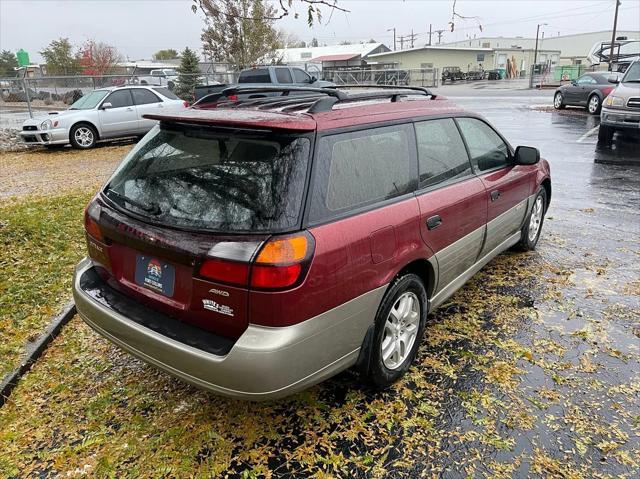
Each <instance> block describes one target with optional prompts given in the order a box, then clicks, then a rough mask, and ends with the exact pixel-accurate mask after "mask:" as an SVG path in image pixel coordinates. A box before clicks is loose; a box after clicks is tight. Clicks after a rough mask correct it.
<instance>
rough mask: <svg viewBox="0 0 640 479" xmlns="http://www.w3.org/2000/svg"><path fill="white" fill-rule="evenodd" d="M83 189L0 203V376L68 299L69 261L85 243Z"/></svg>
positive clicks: (86, 198)
mask: <svg viewBox="0 0 640 479" xmlns="http://www.w3.org/2000/svg"><path fill="white" fill-rule="evenodd" d="M90 198H91V193H90V192H87V191H76V192H73V193H70V194H65V195H64V196H55V197H27V198H26V199H21V200H14V201H9V202H6V203H4V204H2V205H0V318H2V319H1V320H0V376H4V375H5V374H6V373H7V372H9V371H10V370H11V369H12V368H14V367H15V366H16V365H17V364H18V362H19V360H20V357H21V355H22V354H23V352H24V345H25V343H26V342H27V341H28V340H33V339H35V338H36V337H37V336H38V335H39V334H40V333H41V332H42V331H43V328H44V327H45V325H46V324H47V322H48V321H49V319H50V318H51V317H52V315H55V314H56V313H58V312H59V310H60V309H61V308H62V306H63V305H64V304H66V303H67V302H68V301H69V300H70V299H71V291H70V285H71V277H72V273H73V266H74V264H75V263H76V262H77V261H78V260H79V259H80V258H81V257H82V255H83V252H84V248H85V243H84V234H83V226H82V213H83V210H84V207H85V205H86V204H87V202H88V201H89V199H90Z"/></svg>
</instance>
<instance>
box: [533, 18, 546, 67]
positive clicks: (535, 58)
mask: <svg viewBox="0 0 640 479" xmlns="http://www.w3.org/2000/svg"><path fill="white" fill-rule="evenodd" d="M543 25H546V23H538V28H537V30H536V49H535V50H534V51H533V64H534V65H535V64H536V63H537V61H538V37H539V36H540V27H541V26H543Z"/></svg>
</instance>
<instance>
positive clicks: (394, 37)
mask: <svg viewBox="0 0 640 479" xmlns="http://www.w3.org/2000/svg"><path fill="white" fill-rule="evenodd" d="M391 30H393V51H394V52H395V51H396V27H393V28H390V29H389V30H387V31H388V32H390V31H391Z"/></svg>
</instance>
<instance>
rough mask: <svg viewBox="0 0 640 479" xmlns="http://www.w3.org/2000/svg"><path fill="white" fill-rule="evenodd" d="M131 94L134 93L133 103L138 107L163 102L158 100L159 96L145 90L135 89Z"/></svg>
mask: <svg viewBox="0 0 640 479" xmlns="http://www.w3.org/2000/svg"><path fill="white" fill-rule="evenodd" d="M131 93H133V102H134V103H135V104H136V105H146V104H147V103H158V102H161V101H162V100H161V99H160V98H158V95H156V94H155V93H153V92H151V91H149V90H145V89H144V88H135V89H133V90H131Z"/></svg>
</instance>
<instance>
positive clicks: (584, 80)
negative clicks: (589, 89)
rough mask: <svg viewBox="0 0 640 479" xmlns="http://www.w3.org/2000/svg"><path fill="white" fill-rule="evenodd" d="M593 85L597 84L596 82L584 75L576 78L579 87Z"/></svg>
mask: <svg viewBox="0 0 640 479" xmlns="http://www.w3.org/2000/svg"><path fill="white" fill-rule="evenodd" d="M595 83H597V82H596V80H595V79H594V78H592V77H591V76H590V75H584V76H581V77H580V78H578V84H579V85H587V84H595Z"/></svg>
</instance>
